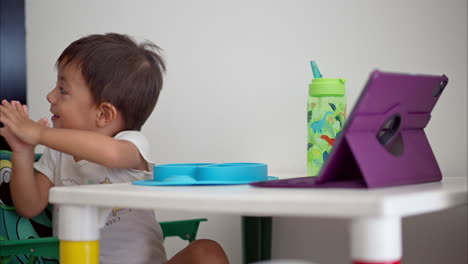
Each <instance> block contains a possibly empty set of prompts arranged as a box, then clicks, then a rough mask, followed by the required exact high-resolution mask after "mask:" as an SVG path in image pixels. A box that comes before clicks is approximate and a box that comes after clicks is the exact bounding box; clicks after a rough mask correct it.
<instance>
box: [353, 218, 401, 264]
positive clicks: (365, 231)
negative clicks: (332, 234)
mask: <svg viewBox="0 0 468 264" xmlns="http://www.w3.org/2000/svg"><path fill="white" fill-rule="evenodd" d="M401 239H402V238H401V218H399V217H375V218H371V217H369V218H359V219H354V220H352V222H351V257H352V259H353V264H401V256H402V241H401Z"/></svg>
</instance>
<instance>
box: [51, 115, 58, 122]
mask: <svg viewBox="0 0 468 264" xmlns="http://www.w3.org/2000/svg"><path fill="white" fill-rule="evenodd" d="M59 117H60V116H58V115H53V116H52V118H51V119H52V121H54V120H56V119H58V118H59Z"/></svg>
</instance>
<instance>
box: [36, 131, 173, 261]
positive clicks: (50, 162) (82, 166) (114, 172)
mask: <svg viewBox="0 0 468 264" xmlns="http://www.w3.org/2000/svg"><path fill="white" fill-rule="evenodd" d="M114 138H115V139H117V140H127V141H130V142H131V143H133V144H134V145H135V146H136V147H137V149H138V151H139V152H140V154H141V156H142V157H143V158H144V159H145V160H146V162H147V163H148V171H141V170H136V169H114V168H108V167H104V166H102V165H99V164H96V163H92V162H89V161H87V160H80V161H78V162H75V160H74V158H73V156H71V155H68V154H65V153H62V152H58V151H55V150H53V149H49V148H46V149H45V150H44V153H43V154H42V157H41V159H40V160H39V161H38V162H36V163H35V164H34V168H35V169H36V170H38V171H40V172H41V173H43V174H44V175H45V176H47V177H48V178H49V179H50V180H51V181H52V183H53V184H54V186H73V185H86V184H111V183H119V182H130V181H135V180H144V179H150V178H151V177H152V170H153V165H154V164H153V163H152V162H151V161H150V160H149V143H148V141H147V140H146V138H145V136H144V135H143V134H141V133H140V132H138V131H122V132H120V133H119V134H117V135H116V136H115V137H114ZM99 251H100V252H99V253H100V256H99V263H101V264H119V263H122V264H123V263H125V264H127V263H132V264H146V263H152V264H156V263H165V262H166V261H167V259H166V253H165V250H164V246H163V235H162V230H161V226H160V225H159V223H158V222H157V221H156V219H155V217H154V213H153V211H149V210H137V209H121V208H118V209H114V210H112V211H111V213H110V214H109V216H108V218H107V220H106V224H105V226H104V227H103V228H102V229H101V240H100V250H99Z"/></svg>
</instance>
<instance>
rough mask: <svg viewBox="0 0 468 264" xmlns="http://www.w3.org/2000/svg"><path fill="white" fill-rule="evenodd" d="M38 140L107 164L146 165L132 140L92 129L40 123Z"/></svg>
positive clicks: (75, 155) (92, 160) (108, 165)
mask: <svg viewBox="0 0 468 264" xmlns="http://www.w3.org/2000/svg"><path fill="white" fill-rule="evenodd" d="M39 144H41V145H44V146H47V147H49V148H51V149H55V150H57V151H60V152H64V153H67V154H70V155H72V156H73V157H75V159H78V160H81V159H85V160H88V161H91V162H94V163H97V164H101V165H103V166H106V167H109V168H132V169H140V170H147V169H148V168H147V167H146V161H145V160H144V159H143V157H142V156H141V154H140V152H139V151H138V149H137V147H136V146H135V145H134V144H133V143H131V142H129V141H127V140H117V139H114V138H112V137H109V136H106V135H102V134H98V133H96V132H91V131H85V130H77V129H57V128H46V127H43V129H42V131H41V135H40V138H39Z"/></svg>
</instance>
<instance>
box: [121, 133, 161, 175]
mask: <svg viewBox="0 0 468 264" xmlns="http://www.w3.org/2000/svg"><path fill="white" fill-rule="evenodd" d="M114 138H115V139H117V140H127V141H129V142H131V143H133V144H134V145H135V146H136V148H137V149H138V151H139V152H140V154H141V156H142V157H143V158H144V159H145V160H146V162H147V163H148V168H149V169H150V170H152V168H153V165H154V162H152V161H151V158H150V146H149V142H148V140H147V139H146V137H145V136H144V135H143V134H142V133H141V132H139V131H130V130H126V131H122V132H120V133H118V134H117V135H116V136H115V137H114Z"/></svg>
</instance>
